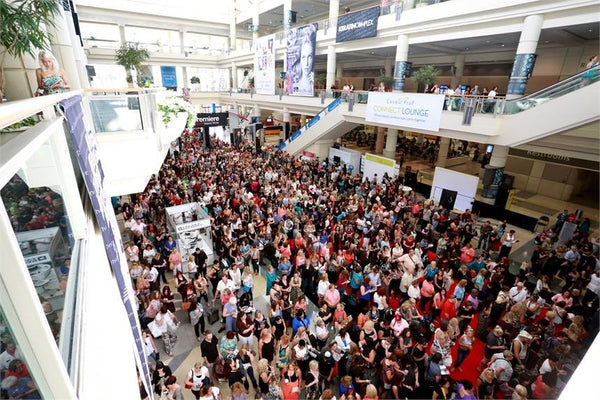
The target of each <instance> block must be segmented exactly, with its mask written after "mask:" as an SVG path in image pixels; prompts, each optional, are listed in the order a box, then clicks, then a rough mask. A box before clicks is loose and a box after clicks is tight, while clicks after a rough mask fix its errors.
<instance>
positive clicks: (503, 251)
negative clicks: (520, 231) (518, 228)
mask: <svg viewBox="0 0 600 400" xmlns="http://www.w3.org/2000/svg"><path fill="white" fill-rule="evenodd" d="M518 241H519V240H518V239H517V236H516V233H515V230H514V229H511V230H510V231H508V233H505V234H504V236H503V237H502V247H500V253H498V258H497V260H498V261H500V260H501V259H502V257H508V255H509V254H510V251H511V250H512V247H513V245H514V244H515V243H517V242H518Z"/></svg>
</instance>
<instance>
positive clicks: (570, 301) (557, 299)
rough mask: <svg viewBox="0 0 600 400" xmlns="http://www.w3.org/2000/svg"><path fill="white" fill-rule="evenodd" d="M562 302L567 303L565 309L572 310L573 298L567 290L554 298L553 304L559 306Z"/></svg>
mask: <svg viewBox="0 0 600 400" xmlns="http://www.w3.org/2000/svg"><path fill="white" fill-rule="evenodd" d="M561 301H564V302H565V308H571V306H573V297H571V292H569V291H568V290H565V291H564V292H563V293H558V294H555V295H554V296H552V302H553V303H554V304H558V303H560V302H561Z"/></svg>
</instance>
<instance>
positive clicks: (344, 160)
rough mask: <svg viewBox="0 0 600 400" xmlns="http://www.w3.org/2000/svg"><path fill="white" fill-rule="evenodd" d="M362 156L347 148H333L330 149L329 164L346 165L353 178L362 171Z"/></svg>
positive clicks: (358, 152)
mask: <svg viewBox="0 0 600 400" xmlns="http://www.w3.org/2000/svg"><path fill="white" fill-rule="evenodd" d="M361 156H362V154H361V152H360V151H356V150H351V149H348V148H346V147H339V148H335V147H332V148H330V149H329V163H337V164H340V165H346V166H347V168H348V170H349V171H351V172H352V175H353V176H354V175H356V174H357V173H358V172H359V171H360V159H361Z"/></svg>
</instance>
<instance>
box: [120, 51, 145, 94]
mask: <svg viewBox="0 0 600 400" xmlns="http://www.w3.org/2000/svg"><path fill="white" fill-rule="evenodd" d="M148 58H150V54H149V53H148V50H146V49H145V48H143V47H140V45H139V43H125V44H122V45H121V47H119V49H118V50H117V53H116V56H115V60H116V61H117V64H118V65H121V66H123V67H124V68H125V71H126V72H127V83H129V84H132V83H133V75H132V71H133V70H135V71H136V73H137V84H138V86H140V85H141V84H142V74H141V72H140V69H141V68H142V64H143V63H144V62H146V61H147V60H148Z"/></svg>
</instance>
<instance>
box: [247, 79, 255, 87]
mask: <svg viewBox="0 0 600 400" xmlns="http://www.w3.org/2000/svg"><path fill="white" fill-rule="evenodd" d="M248 89H254V77H252V78H250V79H248Z"/></svg>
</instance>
